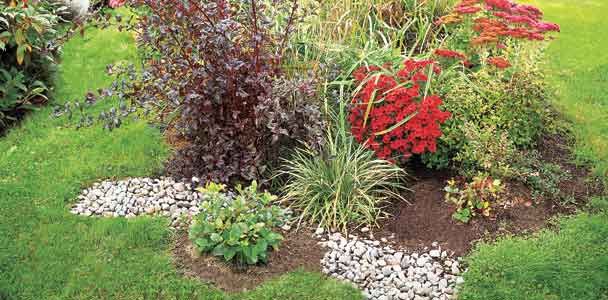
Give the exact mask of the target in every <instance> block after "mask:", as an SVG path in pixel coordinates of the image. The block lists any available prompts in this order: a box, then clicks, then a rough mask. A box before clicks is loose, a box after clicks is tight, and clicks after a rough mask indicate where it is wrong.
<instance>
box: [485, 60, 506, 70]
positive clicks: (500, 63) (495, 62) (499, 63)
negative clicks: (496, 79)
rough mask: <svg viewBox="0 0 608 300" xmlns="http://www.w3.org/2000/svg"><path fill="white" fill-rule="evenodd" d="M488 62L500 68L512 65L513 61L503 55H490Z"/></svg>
mask: <svg viewBox="0 0 608 300" xmlns="http://www.w3.org/2000/svg"><path fill="white" fill-rule="evenodd" d="M488 63H489V64H492V65H494V66H495V67H497V68H499V69H506V68H508V67H510V66H511V63H509V61H508V60H506V59H504V58H502V57H490V58H488Z"/></svg>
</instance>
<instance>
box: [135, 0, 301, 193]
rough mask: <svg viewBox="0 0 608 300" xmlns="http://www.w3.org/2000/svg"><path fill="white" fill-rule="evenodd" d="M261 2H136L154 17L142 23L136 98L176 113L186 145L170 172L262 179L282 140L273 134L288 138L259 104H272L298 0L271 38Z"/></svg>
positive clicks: (208, 177) (211, 177)
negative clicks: (141, 60) (140, 71)
mask: <svg viewBox="0 0 608 300" xmlns="http://www.w3.org/2000/svg"><path fill="white" fill-rule="evenodd" d="M262 2H263V1H255V0H254V1H244V2H232V1H227V0H212V1H200V0H162V1H161V0H134V1H133V4H135V5H142V6H146V11H148V12H149V13H148V15H146V16H144V17H142V18H141V20H140V23H139V25H138V29H139V31H140V35H139V36H138V38H139V45H140V46H141V47H142V49H144V50H146V51H144V53H146V54H147V55H146V59H147V63H146V66H145V68H144V70H143V78H144V79H143V83H142V88H141V90H139V91H138V93H137V95H136V98H137V100H138V101H141V102H145V101H152V102H153V103H156V104H154V106H160V105H162V106H166V107H168V108H169V109H168V110H169V111H175V112H177V113H178V114H177V116H178V117H177V118H176V123H175V124H176V125H177V126H176V127H177V129H178V130H179V131H180V132H181V133H182V134H183V135H184V137H185V138H186V141H187V147H185V148H182V149H179V150H178V151H177V152H176V153H175V155H174V156H173V159H172V160H171V162H170V163H169V165H168V168H167V169H168V171H169V173H170V174H174V175H176V176H179V177H184V176H186V177H188V176H193V175H196V176H200V177H202V179H203V180H214V181H221V182H227V181H233V180H252V179H258V178H259V177H260V174H262V173H264V172H265V170H266V168H267V164H268V160H267V159H266V158H267V157H268V156H269V155H272V153H269V152H272V151H271V150H272V149H274V148H271V147H270V146H271V145H273V141H278V140H281V139H279V138H277V136H276V135H278V134H281V135H283V134H286V135H290V134H291V132H289V130H287V129H286V130H281V128H277V127H276V126H277V125H276V124H268V123H266V122H263V121H262V120H266V119H268V114H267V113H269V112H267V111H264V110H262V109H259V106H260V105H266V106H267V105H268V103H269V102H268V101H267V99H269V98H271V97H272V96H273V88H274V86H273V83H274V80H275V78H280V77H281V68H280V64H281V54H282V49H281V48H282V47H283V46H284V40H285V39H286V37H287V35H288V33H289V30H290V28H291V25H292V24H291V20H292V19H293V12H294V11H295V3H296V1H293V2H290V3H287V4H286V5H285V6H283V8H285V9H286V15H287V16H290V15H291V17H290V20H289V21H288V25H287V28H285V29H284V32H283V33H281V34H272V33H271V32H272V30H270V28H271V26H273V24H271V23H269V22H267V19H268V16H267V15H266V14H265V13H267V12H268V10H267V9H266V7H265V4H263V3H262ZM275 2H276V1H275ZM277 3H278V2H277ZM270 125H272V126H273V128H269V127H270ZM293 138H296V137H295V136H294V137H293Z"/></svg>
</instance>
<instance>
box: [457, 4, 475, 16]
mask: <svg viewBox="0 0 608 300" xmlns="http://www.w3.org/2000/svg"><path fill="white" fill-rule="evenodd" d="M480 10H481V7H479V6H457V7H456V8H455V9H454V11H455V12H456V13H459V14H462V15H466V14H474V13H477V12H479V11H480Z"/></svg>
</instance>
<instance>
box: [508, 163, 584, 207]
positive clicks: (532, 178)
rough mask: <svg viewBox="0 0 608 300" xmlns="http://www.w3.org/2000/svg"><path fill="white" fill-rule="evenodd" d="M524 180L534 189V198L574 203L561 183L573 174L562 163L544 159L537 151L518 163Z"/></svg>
mask: <svg viewBox="0 0 608 300" xmlns="http://www.w3.org/2000/svg"><path fill="white" fill-rule="evenodd" d="M516 166H517V170H518V173H519V174H520V176H521V179H522V181H523V182H524V183H525V184H526V185H527V186H528V187H530V189H531V190H532V199H533V200H535V201H536V202H539V201H542V200H556V201H557V202H558V203H561V204H563V205H569V204H572V203H573V202H574V201H575V200H574V198H573V197H572V196H570V195H566V194H565V193H564V192H563V191H562V190H561V189H560V184H561V183H562V182H563V181H565V180H569V179H571V178H572V175H571V174H570V173H569V172H568V171H567V170H564V169H563V168H562V167H561V166H560V165H558V164H554V163H548V162H545V161H543V160H542V158H541V157H540V154H539V153H538V152H537V151H530V152H528V153H526V155H525V156H522V157H521V158H520V159H519V160H518V162H517V163H516Z"/></svg>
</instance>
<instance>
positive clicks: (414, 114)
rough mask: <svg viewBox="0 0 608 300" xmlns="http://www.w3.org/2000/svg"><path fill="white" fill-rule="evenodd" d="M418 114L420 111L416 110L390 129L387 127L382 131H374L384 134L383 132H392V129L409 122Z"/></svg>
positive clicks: (377, 133)
mask: <svg viewBox="0 0 608 300" xmlns="http://www.w3.org/2000/svg"><path fill="white" fill-rule="evenodd" d="M417 114H418V112H415V113H413V114H411V115H409V116H407V117H405V118H403V120H401V121H399V122H398V123H397V124H395V125H393V126H391V127H389V128H388V129H386V130H382V131H380V132H376V133H374V135H383V134H387V133H389V132H391V131H393V130H395V129H397V128H399V127H400V126H401V125H403V124H405V123H407V122H408V121H409V120H411V119H412V118H413V117H415V116H416V115H417Z"/></svg>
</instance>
